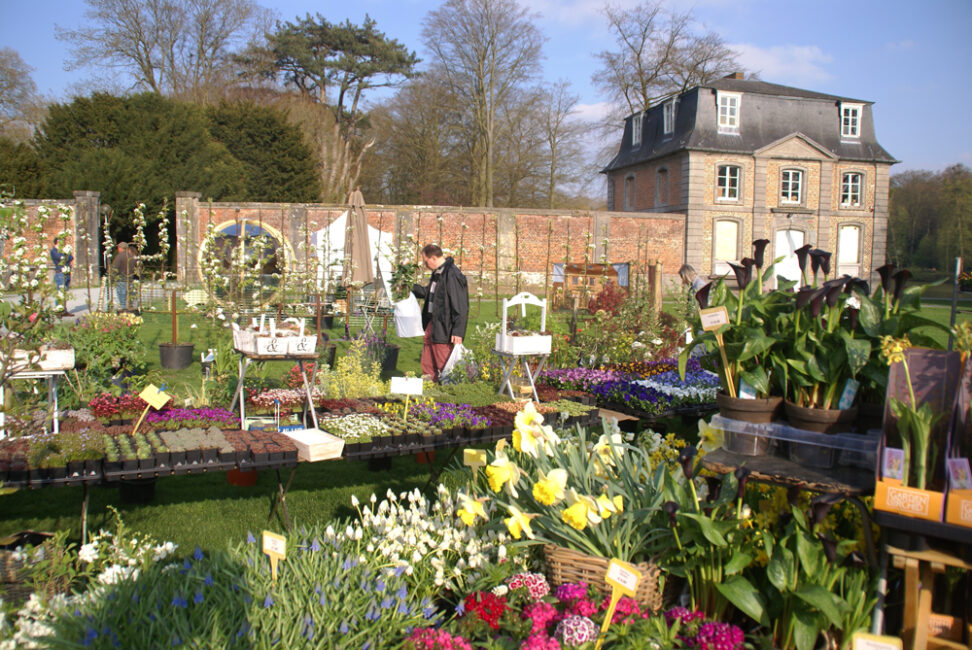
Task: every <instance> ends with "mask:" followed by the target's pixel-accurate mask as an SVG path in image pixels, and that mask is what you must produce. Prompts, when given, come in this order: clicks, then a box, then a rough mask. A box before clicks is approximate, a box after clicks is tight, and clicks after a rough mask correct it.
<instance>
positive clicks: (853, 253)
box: [835, 223, 864, 277]
mask: <svg viewBox="0 0 972 650" xmlns="http://www.w3.org/2000/svg"><path fill="white" fill-rule="evenodd" d="M850 230H854V231H856V233H855V235H856V236H855V241H854V245H853V246H852V247H848V246H847V239H846V238H845V236H844V233H846V232H848V231H850ZM863 241H864V227H863V226H862V225H861V224H859V223H843V224H841V225H840V226H839V227H838V228H837V256H836V257H837V260H836V264H835V265H836V267H837V276H838V277H839V276H841V275H843V274H845V273H846V274H848V275H850V276H853V277H860V275H861V258H862V257H863V251H862V250H861V245H862V243H863ZM848 253H850V255H848ZM848 257H850V258H851V259H848Z"/></svg>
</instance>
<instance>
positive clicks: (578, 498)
mask: <svg viewBox="0 0 972 650" xmlns="http://www.w3.org/2000/svg"><path fill="white" fill-rule="evenodd" d="M567 501H568V503H570V505H569V506H568V507H567V509H566V510H564V511H563V512H561V513H560V518H561V519H562V520H563V521H564V523H566V524H567V525H569V526H571V527H573V528H576V529H577V530H584V528H585V527H586V526H587V524H590V525H592V526H595V525H597V524H599V523H601V515H599V514H598V512H597V502H596V501H595V500H594V499H592V498H591V497H589V496H585V495H580V494H577V491H576V490H574V489H573V488H571V489H570V490H568V491H567Z"/></svg>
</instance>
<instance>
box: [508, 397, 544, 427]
mask: <svg viewBox="0 0 972 650" xmlns="http://www.w3.org/2000/svg"><path fill="white" fill-rule="evenodd" d="M513 424H514V426H515V427H516V428H517V429H529V428H532V427H540V425H542V424H543V416H542V415H540V413H538V412H537V407H536V406H534V405H533V402H527V404H526V406H524V407H523V410H522V411H520V412H519V413H517V414H516V418H515V419H514V420H513Z"/></svg>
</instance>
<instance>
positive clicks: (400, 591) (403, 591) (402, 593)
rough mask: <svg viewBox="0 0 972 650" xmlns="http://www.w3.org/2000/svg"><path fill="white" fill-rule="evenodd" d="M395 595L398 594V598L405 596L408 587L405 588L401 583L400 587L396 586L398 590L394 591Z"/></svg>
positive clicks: (406, 595)
mask: <svg viewBox="0 0 972 650" xmlns="http://www.w3.org/2000/svg"><path fill="white" fill-rule="evenodd" d="M395 595H396V596H398V598H399V599H402V598H407V597H408V589H406V588H405V586H404V585H402V586H401V587H399V588H398V591H397V592H396V593H395Z"/></svg>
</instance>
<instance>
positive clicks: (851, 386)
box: [837, 379, 861, 410]
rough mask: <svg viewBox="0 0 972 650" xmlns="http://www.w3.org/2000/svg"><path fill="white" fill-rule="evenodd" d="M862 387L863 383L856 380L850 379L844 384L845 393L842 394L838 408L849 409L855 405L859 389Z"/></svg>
mask: <svg viewBox="0 0 972 650" xmlns="http://www.w3.org/2000/svg"><path fill="white" fill-rule="evenodd" d="M860 387H861V382H859V381H857V380H856V379H848V380H847V383H845V384H844V392H842V393H841V394H840V402H838V403H837V408H839V409H841V410H846V409H849V408H850V407H851V405H852V404H853V403H854V397H856V396H857V389H858V388H860Z"/></svg>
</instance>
